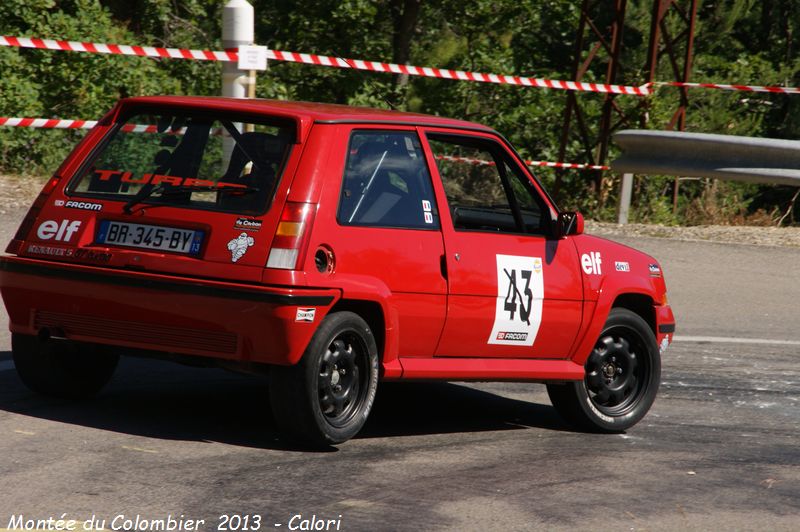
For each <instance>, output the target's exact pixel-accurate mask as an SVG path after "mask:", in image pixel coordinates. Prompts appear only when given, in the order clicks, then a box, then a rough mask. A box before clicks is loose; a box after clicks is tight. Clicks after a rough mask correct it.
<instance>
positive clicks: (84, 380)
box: [11, 333, 119, 399]
mask: <svg viewBox="0 0 800 532" xmlns="http://www.w3.org/2000/svg"><path fill="white" fill-rule="evenodd" d="M11 351H12V355H13V357H14V365H15V366H16V368H17V374H18V375H19V378H20V379H21V380H22V382H23V384H25V386H27V387H28V388H30V389H31V390H33V391H34V392H37V393H41V394H43V395H50V396H53V397H61V398H66V399H81V398H86V397H91V396H93V395H95V394H97V392H99V391H100V390H101V389H102V388H103V386H105V385H106V384H107V383H108V381H110V380H111V377H112V376H113V375H114V370H115V369H116V368H117V363H118V362H119V355H116V354H113V353H109V352H108V350H106V349H103V348H102V347H101V346H97V345H91V344H75V343H72V342H62V341H41V340H40V339H39V338H38V337H36V336H29V335H23V334H16V333H14V334H13V335H12V336H11Z"/></svg>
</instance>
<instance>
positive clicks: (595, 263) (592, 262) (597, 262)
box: [581, 251, 603, 275]
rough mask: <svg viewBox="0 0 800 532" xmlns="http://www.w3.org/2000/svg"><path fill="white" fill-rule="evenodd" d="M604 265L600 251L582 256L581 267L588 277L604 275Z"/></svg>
mask: <svg viewBox="0 0 800 532" xmlns="http://www.w3.org/2000/svg"><path fill="white" fill-rule="evenodd" d="M602 264H603V260H602V259H601V258H600V252H599V251H592V252H591V253H584V254H583V255H581V267H582V268H583V271H584V272H586V274H587V275H602V274H603V270H602V269H601V266H602Z"/></svg>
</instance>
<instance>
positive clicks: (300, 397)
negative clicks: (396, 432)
mask: <svg viewBox="0 0 800 532" xmlns="http://www.w3.org/2000/svg"><path fill="white" fill-rule="evenodd" d="M377 388H378V348H377V346H376V345H375V338H374V337H373V335H372V332H371V331H370V329H369V326H368V325H367V323H366V322H365V321H364V320H363V319H361V317H360V316H358V315H357V314H354V313H352V312H335V313H333V314H330V315H328V316H326V317H325V319H324V320H323V321H322V323H321V324H320V326H319V328H318V329H317V331H316V332H315V333H314V336H313V337H312V339H311V342H309V344H308V347H307V348H306V350H305V353H303V357H302V358H301V359H300V362H298V363H297V364H296V365H294V366H276V367H274V368H273V369H272V371H271V372H270V402H271V404H272V412H273V415H274V416H275V421H276V423H277V424H278V429H279V430H280V431H281V432H282V433H283V434H284V435H286V436H287V437H289V438H290V439H292V440H294V441H297V442H299V443H303V444H311V445H314V446H329V445H334V444H337V443H342V442H345V441H347V440H349V439H350V438H352V437H353V436H355V435H356V434H357V433H358V431H359V430H361V427H363V426H364V423H365V422H366V420H367V416H368V415H369V412H370V410H371V409H372V404H373V402H374V401H375V393H376V391H377Z"/></svg>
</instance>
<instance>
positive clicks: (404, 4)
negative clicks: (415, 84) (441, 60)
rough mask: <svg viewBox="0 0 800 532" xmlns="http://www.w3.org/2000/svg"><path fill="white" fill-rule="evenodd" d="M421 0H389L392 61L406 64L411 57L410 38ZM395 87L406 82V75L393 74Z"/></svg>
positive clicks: (415, 26)
mask: <svg viewBox="0 0 800 532" xmlns="http://www.w3.org/2000/svg"><path fill="white" fill-rule="evenodd" d="M421 4H422V0H391V4H390V10H391V13H392V28H393V31H392V62H393V63H397V64H398V65H404V64H408V61H409V59H410V58H411V40H412V39H413V37H414V31H416V29H417V18H418V16H419V8H420V5H421ZM394 79H395V87H404V86H405V85H407V84H408V75H407V74H400V75H398V76H395V78H394Z"/></svg>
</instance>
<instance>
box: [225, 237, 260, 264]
mask: <svg viewBox="0 0 800 532" xmlns="http://www.w3.org/2000/svg"><path fill="white" fill-rule="evenodd" d="M255 243H256V241H255V240H254V239H253V237H252V236H247V233H242V234H241V235H239V236H237V237H236V238H234V239H232V240H231V241H230V242H228V251H230V252H231V262H237V261H238V260H239V259H241V258H242V257H244V254H245V253H247V249H248V248H250V247H251V246H252V245H253V244H255Z"/></svg>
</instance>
